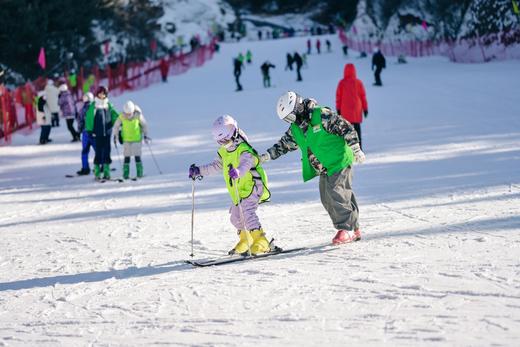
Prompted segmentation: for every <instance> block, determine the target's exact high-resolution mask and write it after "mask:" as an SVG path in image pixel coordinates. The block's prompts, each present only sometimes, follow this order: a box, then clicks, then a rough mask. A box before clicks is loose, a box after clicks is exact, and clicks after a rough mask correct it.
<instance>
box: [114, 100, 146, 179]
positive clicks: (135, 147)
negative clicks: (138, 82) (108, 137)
mask: <svg viewBox="0 0 520 347" xmlns="http://www.w3.org/2000/svg"><path fill="white" fill-rule="evenodd" d="M120 128H121V137H122V139H123V155H124V156H125V163H124V164H123V178H124V179H125V180H127V179H128V178H129V177H130V159H131V157H135V169H136V172H137V177H139V178H140V177H143V163H142V162H141V152H142V151H141V149H142V141H143V138H144V141H145V142H146V143H148V141H149V138H148V126H147V124H146V119H145V118H144V116H143V112H142V111H141V109H140V108H139V106H137V105H136V104H134V103H133V102H132V101H127V102H126V104H125V105H124V106H123V113H122V114H121V115H120V116H119V118H117V120H116V122H115V124H114V145H115V146H117V139H118V136H119V129H120Z"/></svg>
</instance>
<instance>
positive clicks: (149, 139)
mask: <svg viewBox="0 0 520 347" xmlns="http://www.w3.org/2000/svg"><path fill="white" fill-rule="evenodd" d="M150 142H152V139H151V138H149V137H148V136H145V137H144V143H146V144H148V143H150Z"/></svg>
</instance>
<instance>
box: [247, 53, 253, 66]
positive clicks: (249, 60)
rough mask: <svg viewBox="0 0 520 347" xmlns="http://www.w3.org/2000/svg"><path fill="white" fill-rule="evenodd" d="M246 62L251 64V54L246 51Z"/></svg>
mask: <svg viewBox="0 0 520 347" xmlns="http://www.w3.org/2000/svg"><path fill="white" fill-rule="evenodd" d="M246 62H247V63H248V64H251V63H252V62H253V53H251V51H250V50H249V49H248V50H247V52H246Z"/></svg>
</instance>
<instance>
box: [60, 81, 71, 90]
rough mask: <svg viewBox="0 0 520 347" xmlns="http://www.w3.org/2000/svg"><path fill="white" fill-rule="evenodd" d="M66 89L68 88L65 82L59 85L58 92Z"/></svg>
mask: <svg viewBox="0 0 520 347" xmlns="http://www.w3.org/2000/svg"><path fill="white" fill-rule="evenodd" d="M67 89H69V87H67V84H66V83H63V84H62V85H60V88H59V90H60V92H66V91H67Z"/></svg>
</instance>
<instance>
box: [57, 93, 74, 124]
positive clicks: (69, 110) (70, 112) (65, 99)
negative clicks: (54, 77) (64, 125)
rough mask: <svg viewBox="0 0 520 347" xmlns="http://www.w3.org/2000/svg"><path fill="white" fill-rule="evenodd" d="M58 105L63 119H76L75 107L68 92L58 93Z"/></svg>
mask: <svg viewBox="0 0 520 347" xmlns="http://www.w3.org/2000/svg"><path fill="white" fill-rule="evenodd" d="M58 105H59V106H60V110H61V114H62V115H63V118H74V117H76V105H75V104H74V99H73V98H72V94H71V93H70V91H68V90H67V91H64V92H60V95H59V96H58Z"/></svg>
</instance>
